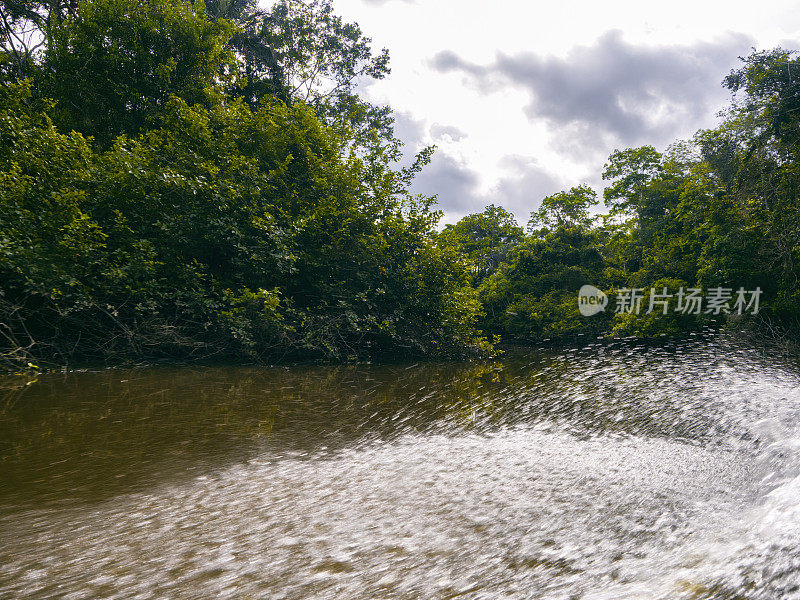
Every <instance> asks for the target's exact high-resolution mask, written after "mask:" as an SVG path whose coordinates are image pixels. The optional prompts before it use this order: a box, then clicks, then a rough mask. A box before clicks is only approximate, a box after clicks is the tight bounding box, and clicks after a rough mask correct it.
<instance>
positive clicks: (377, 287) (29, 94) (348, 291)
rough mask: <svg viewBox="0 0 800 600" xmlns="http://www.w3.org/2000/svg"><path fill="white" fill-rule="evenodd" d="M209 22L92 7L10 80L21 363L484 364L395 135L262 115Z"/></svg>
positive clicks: (294, 110)
mask: <svg viewBox="0 0 800 600" xmlns="http://www.w3.org/2000/svg"><path fill="white" fill-rule="evenodd" d="M200 8H201V7H200V6H199V4H198V3H196V4H194V5H189V4H186V3H184V2H182V1H181V0H158V1H155V2H148V3H141V2H127V1H126V0H122V1H120V2H117V1H116V0H113V1H112V0H91V1H89V2H84V3H83V4H81V5H80V6H79V8H78V10H77V12H76V13H75V14H74V15H66V16H65V18H64V19H63V20H62V21H60V22H56V21H54V20H52V19H51V22H52V23H54V25H53V26H52V27H51V28H50V29H49V30H48V36H50V37H51V39H52V43H51V44H50V45H48V46H47V47H46V49H45V51H44V53H43V55H42V56H41V57H40V59H39V60H38V62H37V63H36V64H35V67H34V68H33V70H32V73H31V74H30V76H29V77H27V78H25V79H19V78H16V77H14V78H12V77H8V78H7V79H6V80H5V81H4V82H3V85H2V86H0V138H2V140H3V143H2V146H1V147H0V223H2V228H1V229H0V282H2V285H0V322H1V323H2V330H1V331H0V334H2V343H1V344H2V347H3V355H4V357H5V359H6V362H7V363H8V364H19V363H21V362H22V363H24V362H28V361H33V362H38V361H41V360H45V361H53V362H56V363H71V362H75V361H96V360H122V359H129V358H136V359H147V358H154V357H177V358H194V357H211V356H215V357H220V358H249V359H262V360H276V359H280V358H283V357H291V358H300V357H302V358H307V357H328V358H347V357H351V356H352V357H358V356H367V355H368V356H376V355H387V354H390V353H391V354H393V355H396V354H417V355H420V354H421V355H425V354H432V355H452V354H464V353H472V352H476V351H483V350H486V349H487V348H488V347H489V346H488V344H487V343H486V342H485V341H484V340H483V339H482V338H481V335H480V333H479V332H478V331H476V329H475V324H476V319H477V317H478V313H479V309H480V305H479V302H478V299H477V292H476V291H475V290H474V289H473V288H472V287H471V286H470V285H469V272H468V269H467V267H466V265H465V263H464V262H463V261H462V260H461V258H460V257H459V256H458V254H457V253H456V252H454V251H453V250H452V249H450V248H448V247H444V246H442V245H440V244H437V243H436V239H435V229H434V227H435V225H436V222H437V220H438V218H439V213H437V212H435V211H432V210H431V200H430V199H426V198H421V197H414V196H411V195H410V194H409V193H408V191H407V187H408V184H409V182H410V180H411V177H412V175H413V169H411V170H394V169H392V166H391V165H392V160H393V157H394V156H395V149H396V147H395V145H394V142H392V141H391V140H390V141H385V140H384V141H383V142H382V141H381V138H380V136H378V135H373V136H372V137H371V138H356V137H354V136H348V135H347V131H348V127H347V126H346V123H344V122H341V123H339V126H333V125H331V124H330V123H327V122H326V121H325V120H324V119H322V120H321V119H320V116H319V107H316V109H315V107H312V106H310V105H309V104H307V103H306V102H301V101H299V100H296V101H289V100H287V99H285V98H281V97H280V95H278V94H264V95H263V96H262V97H261V98H260V99H259V101H258V103H257V104H256V105H254V104H253V103H252V102H249V101H248V100H252V99H248V98H246V97H244V96H243V95H242V94H241V93H239V90H240V89H241V88H240V86H241V79H240V78H239V72H238V69H239V68H240V66H241V65H240V64H238V63H237V59H236V55H235V48H233V47H232V46H231V45H230V42H231V36H232V35H233V33H234V32H236V31H238V29H237V26H236V24H235V23H234V24H231V23H228V22H227V21H222V20H213V19H212V18H210V17H208V16H207V14H206V12H205V9H204V10H203V11H201V10H200ZM358 51H359V54H358V56H356V57H355V58H354V60H357V61H358V60H362V59H364V58H365V56H364V48H363V47H359V49H358ZM184 54H185V56H183V55H184ZM348 68H349V67H348ZM225 73H227V74H228V75H227V76H226V77H223V74H225ZM318 100H319V99H318ZM319 101H320V102H321V100H319ZM332 111H333V108H330V110H329V111H328V113H331V112H332ZM425 158H426V155H424V154H423V156H421V157H420V160H419V161H418V165H417V167H416V168H418V167H419V166H420V164H421V163H423V162H424V160H425Z"/></svg>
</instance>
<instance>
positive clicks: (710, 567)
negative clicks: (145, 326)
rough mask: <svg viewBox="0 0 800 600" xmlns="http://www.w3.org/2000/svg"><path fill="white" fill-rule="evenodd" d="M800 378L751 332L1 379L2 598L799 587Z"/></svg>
mask: <svg viewBox="0 0 800 600" xmlns="http://www.w3.org/2000/svg"><path fill="white" fill-rule="evenodd" d="M798 383H800V374H799V373H798V371H796V370H795V369H794V368H793V367H789V366H785V365H779V364H777V362H776V361H774V360H771V359H768V358H765V357H764V356H761V355H759V354H758V353H756V352H755V351H751V350H744V349H741V348H737V347H735V346H734V345H732V344H731V343H729V342H722V341H719V340H716V341H713V340H712V341H698V342H694V343H681V344H676V343H672V344H666V345H663V346H636V347H633V346H630V345H626V344H623V343H619V344H612V345H599V344H598V345H594V346H590V347H588V348H582V349H576V350H570V351H558V352H556V351H552V352H542V351H539V352H524V353H523V352H518V353H513V354H509V355H506V356H505V357H504V358H503V359H502V360H501V361H495V362H491V363H463V364H452V363H450V364H424V365H394V366H350V367H322V368H321V367H309V366H304V367H292V368H250V367H248V368H242V367H240V368H230V367H224V368H223V367H218V368H197V367H191V368H189V367H182V368H148V369H135V370H112V371H104V372H99V373H72V374H65V375H50V376H42V377H40V378H39V379H38V380H36V381H35V382H32V383H30V384H29V385H26V382H19V381H18V380H13V381H7V382H4V383H3V384H2V389H1V390H0V391H1V393H2V394H3V395H2V396H0V597H2V598H6V597H9V598H55V597H58V598H61V597H74V598H187V599H189V598H191V599H195V598H217V597H229V598H270V599H273V598H276V599H277V598H292V599H301V598H336V599H338V598H365V599H366V598H404V599H405V598H408V599H411V598H420V599H422V598H475V599H477V598H554V599H555V598H564V599H571V598H575V599H577V598H583V599H601V598H602V599H611V598H615V599H616V598H631V599H634V598H636V599H640V598H664V599H666V598H694V599H701V598H705V599H711V598H728V599H740V598H747V599H751V598H752V599H761V598H764V599H770V600H772V599H779V598H800V588H798V585H800V548H798V543H799V542H800V508H799V507H800V460H798V459H800V431H798V428H799V427H800V419H798V416H800V389H799V388H798Z"/></svg>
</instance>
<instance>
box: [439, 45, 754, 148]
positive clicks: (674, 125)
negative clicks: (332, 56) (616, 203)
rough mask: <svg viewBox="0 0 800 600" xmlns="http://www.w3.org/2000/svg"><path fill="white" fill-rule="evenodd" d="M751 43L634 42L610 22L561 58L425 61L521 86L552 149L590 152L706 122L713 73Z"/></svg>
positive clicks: (715, 89) (658, 138) (484, 87)
mask: <svg viewBox="0 0 800 600" xmlns="http://www.w3.org/2000/svg"><path fill="white" fill-rule="evenodd" d="M751 45H752V39H751V38H749V37H748V36H745V35H742V34H729V35H727V36H726V37H724V38H723V39H720V40H718V41H716V42H698V43H695V44H693V45H689V46H659V47H651V46H636V45H633V44H629V43H627V42H625V41H624V40H623V39H622V33H621V32H620V31H617V30H614V31H609V32H607V33H606V34H604V35H603V36H602V37H600V38H599V39H598V40H597V41H596V42H595V43H594V44H593V45H591V46H577V47H575V48H573V50H572V51H571V52H570V53H569V55H568V56H567V57H566V58H558V57H541V56H538V55H535V54H530V53H526V54H517V55H513V56H509V55H507V54H502V53H499V54H498V55H497V57H496V59H495V61H494V62H493V63H491V64H489V65H478V64H475V63H471V62H469V61H465V60H464V59H462V58H461V57H459V56H458V55H456V54H455V53H453V52H451V51H445V52H440V53H438V54H437V55H436V56H434V58H433V60H432V61H431V64H432V66H433V68H434V69H436V70H437V71H439V72H461V73H463V74H464V75H465V76H466V77H467V78H468V80H469V81H471V82H472V83H473V84H475V85H476V86H477V88H478V89H479V90H480V91H481V92H482V93H490V92H493V91H497V90H499V89H502V88H503V87H507V86H514V87H519V88H523V89H525V90H527V91H528V93H529V95H530V103H529V104H528V106H526V107H525V112H526V114H527V116H528V118H530V119H532V120H535V119H544V120H545V121H546V122H547V123H548V124H549V125H550V126H551V127H553V128H554V129H557V130H558V132H559V134H561V135H559V137H558V138H554V145H555V147H556V148H557V149H559V150H561V151H563V152H570V153H575V152H576V151H578V152H579V158H581V157H583V158H585V159H590V158H593V156H592V155H593V153H594V152H595V151H601V150H603V149H607V148H608V146H609V145H610V144H613V143H621V144H625V145H635V144H638V143H654V144H663V143H665V142H667V141H669V140H671V139H672V138H673V137H675V136H676V135H685V134H686V133H691V132H693V131H694V130H695V129H696V128H698V127H701V126H703V125H707V120H708V118H709V117H710V116H711V115H713V113H714V111H715V110H716V109H717V108H720V107H721V106H722V105H723V104H724V102H725V99H726V98H727V93H726V91H725V90H723V89H722V88H721V86H720V81H721V80H722V78H723V77H724V76H725V75H726V74H727V73H728V71H729V70H730V68H732V67H734V66H735V65H736V64H737V57H738V56H739V55H740V54H743V53H747V51H748V49H749V47H750V46H751Z"/></svg>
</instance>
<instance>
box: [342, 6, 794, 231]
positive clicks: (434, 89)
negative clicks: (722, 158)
mask: <svg viewBox="0 0 800 600" xmlns="http://www.w3.org/2000/svg"><path fill="white" fill-rule="evenodd" d="M334 1H335V6H336V9H337V11H338V13H339V14H340V15H341V16H342V17H344V18H345V19H346V20H348V21H357V22H358V23H359V24H360V25H361V28H362V30H363V31H364V32H365V34H366V35H368V36H370V37H372V39H373V45H374V47H376V48H381V47H387V48H388V49H389V51H390V54H391V66H392V74H391V76H389V77H388V78H387V79H386V80H384V81H379V82H375V83H372V84H371V85H369V86H367V87H366V88H364V89H363V90H362V92H363V93H364V94H365V95H366V96H367V98H369V99H370V100H372V101H373V102H378V103H388V104H390V105H391V106H392V107H393V108H394V109H395V114H396V131H397V134H398V136H399V137H401V139H403V140H404V141H405V142H406V144H407V149H408V151H409V152H411V151H415V150H416V149H418V148H421V147H423V146H425V145H427V144H436V145H437V147H438V150H437V151H436V154H435V157H434V159H433V161H432V163H431V164H430V165H429V166H428V167H427V168H426V170H425V172H424V173H423V174H422V175H420V176H419V177H418V179H417V181H416V183H415V191H417V192H423V193H427V194H438V198H439V205H440V208H442V209H443V210H444V211H445V215H446V216H445V222H453V221H455V220H457V219H458V218H459V217H461V216H463V215H464V214H467V213H470V212H476V211H480V210H482V209H483V207H484V206H485V205H486V204H490V203H499V204H501V205H503V206H505V207H506V208H508V209H509V210H512V211H513V212H514V213H515V214H516V215H517V219H518V220H519V221H520V222H521V223H523V224H524V223H525V222H527V219H528V216H529V213H530V212H531V211H532V210H534V209H535V208H536V207H537V206H538V204H539V201H540V200H541V198H542V197H544V196H546V195H548V194H552V193H555V192H557V191H559V190H562V189H569V188H570V187H572V186H574V185H579V184H582V183H585V184H588V185H591V186H592V187H594V188H595V189H596V190H598V191H600V190H601V189H602V185H603V182H602V180H601V178H600V173H601V172H602V168H603V164H604V162H605V160H606V158H607V157H608V155H609V154H610V153H611V152H612V151H613V150H614V149H615V148H626V147H630V146H637V145H643V144H653V145H655V146H656V147H657V148H658V149H659V150H663V149H664V148H665V147H666V146H667V145H668V144H669V143H670V142H672V141H674V140H676V139H680V138H689V137H691V136H692V134H693V133H694V132H695V131H696V130H697V129H699V128H702V127H710V126H713V125H714V124H715V123H716V122H717V113H718V112H719V110H720V109H722V108H724V107H725V105H726V103H727V101H728V97H729V96H728V93H727V92H726V90H724V89H723V88H722V87H721V85H720V82H721V81H722V78H723V77H724V76H725V75H726V74H727V73H728V72H729V71H730V70H731V69H732V68H734V67H735V66H736V65H737V63H738V59H737V57H738V56H742V55H747V54H749V53H750V49H751V48H752V47H756V48H758V49H766V48H772V47H774V46H777V45H780V46H783V47H784V48H791V49H796V48H800V10H798V9H800V3H798V2H797V1H794V2H788V1H775V2H773V1H769V0H766V1H764V0H762V1H761V2H747V3H745V2H730V1H727V2H719V1H707V0H692V1H684V0H678V1H673V2H671V3H669V4H668V3H654V2H646V1H642V0H637V1H630V2H629V1H624V2H623V1H615V0H608V1H605V2H597V1H596V0H594V1H583V0H581V1H575V0H561V1H558V2H546V3H545V2H536V1H535V0H534V1H531V0H528V1H527V2H523V1H519V0H518V1H506V0H494V1H493V2H478V1H476V0H334Z"/></svg>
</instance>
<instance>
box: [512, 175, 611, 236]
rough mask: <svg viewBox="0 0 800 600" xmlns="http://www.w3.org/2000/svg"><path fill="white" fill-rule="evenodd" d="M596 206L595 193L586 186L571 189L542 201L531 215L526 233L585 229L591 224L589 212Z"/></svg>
mask: <svg viewBox="0 0 800 600" xmlns="http://www.w3.org/2000/svg"><path fill="white" fill-rule="evenodd" d="M596 204H597V192H595V191H594V190H593V189H592V188H590V187H589V186H586V185H581V186H578V187H573V188H572V189H570V190H569V191H568V192H559V193H557V194H554V195H552V196H547V197H546V198H544V199H543V200H542V203H541V206H540V207H539V210H538V211H536V212H532V213H531V218H530V220H529V221H528V232H529V233H530V232H533V231H535V230H536V229H539V228H544V229H555V228H557V227H579V228H586V227H589V226H590V225H591V223H592V217H591V216H590V215H589V210H590V209H591V208H592V207H593V206H594V205H596Z"/></svg>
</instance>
